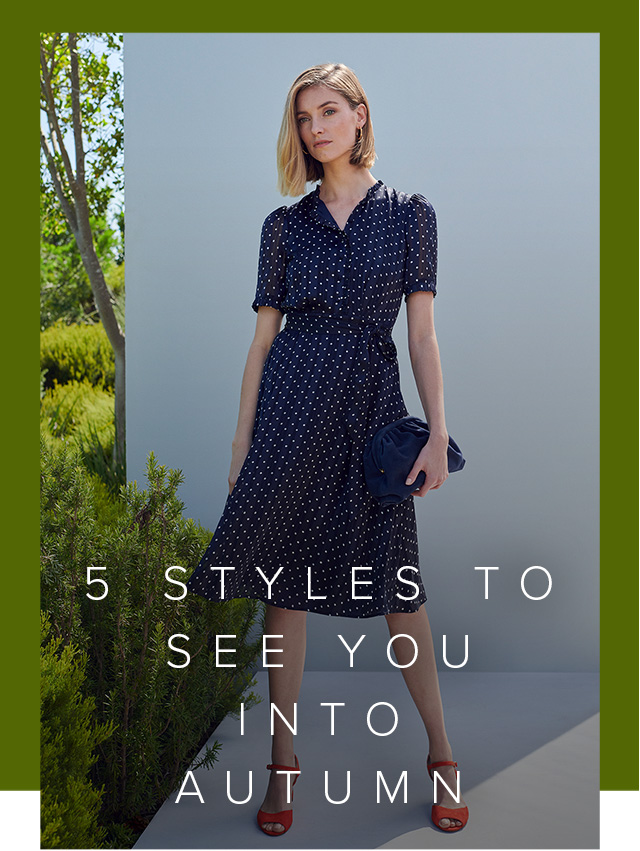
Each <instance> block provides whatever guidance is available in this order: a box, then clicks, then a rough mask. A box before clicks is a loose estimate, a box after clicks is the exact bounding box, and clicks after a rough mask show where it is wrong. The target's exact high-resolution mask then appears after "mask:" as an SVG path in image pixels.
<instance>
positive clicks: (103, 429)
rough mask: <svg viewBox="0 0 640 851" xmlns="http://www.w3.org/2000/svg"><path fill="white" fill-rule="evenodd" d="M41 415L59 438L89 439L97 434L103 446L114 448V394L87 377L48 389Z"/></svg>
mask: <svg viewBox="0 0 640 851" xmlns="http://www.w3.org/2000/svg"><path fill="white" fill-rule="evenodd" d="M40 415H41V417H42V419H44V420H45V422H46V423H47V425H48V427H49V430H50V431H51V433H52V434H54V435H55V436H56V437H77V438H81V439H83V440H88V439H90V438H92V437H93V436H94V432H97V435H98V437H99V440H100V442H101V443H102V444H103V445H105V446H108V445H113V440H114V434H115V426H114V394H113V393H111V392H109V391H107V390H103V389H101V388H100V387H94V386H93V385H92V384H90V383H89V381H87V379H86V378H85V379H84V380H83V381H76V380H75V379H74V380H72V381H69V382H68V383H67V384H55V385H54V386H53V387H49V388H48V389H46V390H45V391H44V395H43V397H42V400H41V402H40Z"/></svg>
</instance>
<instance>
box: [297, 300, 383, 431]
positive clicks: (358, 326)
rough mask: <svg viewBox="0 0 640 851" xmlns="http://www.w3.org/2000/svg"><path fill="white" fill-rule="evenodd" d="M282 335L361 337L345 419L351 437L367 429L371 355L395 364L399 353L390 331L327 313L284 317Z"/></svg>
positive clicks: (370, 390) (371, 395) (370, 323)
mask: <svg viewBox="0 0 640 851" xmlns="http://www.w3.org/2000/svg"><path fill="white" fill-rule="evenodd" d="M282 330H283V331H305V332H311V333H318V334H340V333H343V332H345V331H347V332H348V331H350V332H352V333H358V334H360V340H359V344H358V350H357V355H356V360H357V368H356V371H355V398H354V399H353V402H354V406H353V407H352V408H351V410H350V411H349V413H348V415H347V424H348V426H349V430H350V434H351V436H352V437H354V436H355V434H356V432H357V431H358V430H359V429H358V426H359V425H360V426H363V425H365V426H368V423H367V422H366V421H365V415H366V414H367V413H368V412H369V409H370V406H371V403H372V402H373V381H372V378H373V361H372V355H374V352H379V353H380V354H381V355H382V357H383V358H385V360H387V361H389V362H390V363H397V357H398V351H397V349H396V344H395V343H394V341H393V338H392V336H391V328H385V327H383V326H381V325H376V323H375V322H370V321H367V320H365V319H357V318H354V317H351V318H343V317H341V316H333V315H331V314H328V313H302V312H295V311H291V312H289V313H287V322H286V324H285V326H284V328H283V329H282Z"/></svg>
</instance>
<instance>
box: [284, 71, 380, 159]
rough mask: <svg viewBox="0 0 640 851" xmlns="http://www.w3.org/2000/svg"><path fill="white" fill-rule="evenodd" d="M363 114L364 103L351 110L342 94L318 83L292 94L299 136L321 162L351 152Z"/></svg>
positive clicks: (365, 113) (362, 121)
mask: <svg viewBox="0 0 640 851" xmlns="http://www.w3.org/2000/svg"><path fill="white" fill-rule="evenodd" d="M366 115H367V112H366V107H365V105H364V104H360V105H359V106H358V107H357V109H355V110H352V109H351V107H350V106H349V102H348V101H347V100H346V98H344V97H343V96H342V95H341V94H339V93H338V92H336V91H334V90H333V89H330V88H328V87H327V86H324V85H322V84H318V85H315V86H310V87H309V88H307V89H303V90H302V91H301V92H299V93H298V95H297V97H296V121H297V124H298V132H299V133H300V138H301V139H302V141H303V143H304V145H305V147H306V149H307V150H308V151H309V153H310V154H311V156H312V157H314V159H316V160H318V161H319V162H321V163H325V162H333V161H334V160H336V159H338V158H339V157H342V156H345V155H346V156H347V157H350V156H351V151H352V149H353V146H354V144H355V141H356V127H362V126H363V124H364V123H365V119H366Z"/></svg>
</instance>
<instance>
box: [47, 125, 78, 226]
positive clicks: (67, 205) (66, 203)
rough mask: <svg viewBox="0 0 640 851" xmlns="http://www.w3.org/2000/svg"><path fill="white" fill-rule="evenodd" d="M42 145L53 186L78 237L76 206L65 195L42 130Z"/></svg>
mask: <svg viewBox="0 0 640 851" xmlns="http://www.w3.org/2000/svg"><path fill="white" fill-rule="evenodd" d="M40 147H41V148H42V150H43V151H44V155H45V157H46V158H47V167H48V169H49V174H50V175H51V182H52V183H53V188H54V189H55V192H56V195H57V196H58V201H59V202H60V206H61V207H62V211H63V213H64V214H65V216H66V218H67V221H68V222H69V227H70V228H71V230H72V231H73V235H74V237H76V239H77V233H78V219H77V216H76V211H75V207H74V206H73V204H72V202H71V201H70V200H69V199H68V198H67V196H66V195H65V192H64V189H63V188H62V183H61V182H60V177H59V175H58V167H57V166H56V161H55V159H54V157H53V154H52V153H51V151H50V149H49V145H48V144H47V140H46V138H45V135H44V133H43V132H42V130H41V131H40Z"/></svg>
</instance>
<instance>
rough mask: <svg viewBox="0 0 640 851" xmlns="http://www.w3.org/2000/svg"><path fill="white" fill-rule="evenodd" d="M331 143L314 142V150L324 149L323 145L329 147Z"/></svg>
mask: <svg viewBox="0 0 640 851" xmlns="http://www.w3.org/2000/svg"><path fill="white" fill-rule="evenodd" d="M330 144H331V142H316V144H315V145H314V146H313V147H314V148H324V146H325V145H330Z"/></svg>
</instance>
